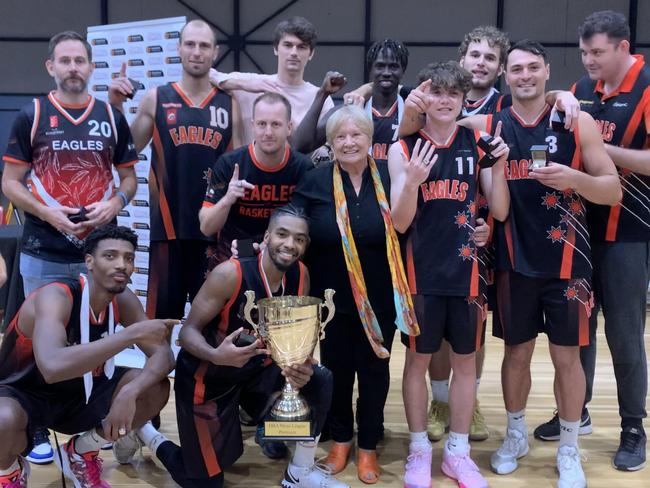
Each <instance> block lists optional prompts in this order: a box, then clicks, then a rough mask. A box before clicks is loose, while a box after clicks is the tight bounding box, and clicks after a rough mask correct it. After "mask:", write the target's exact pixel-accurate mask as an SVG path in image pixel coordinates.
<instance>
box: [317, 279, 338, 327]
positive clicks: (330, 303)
mask: <svg viewBox="0 0 650 488" xmlns="http://www.w3.org/2000/svg"><path fill="white" fill-rule="evenodd" d="M334 293H335V291H334V290H332V289H331V288H328V289H327V290H325V303H324V304H323V307H325V308H327V318H326V319H325V320H323V321H322V322H321V324H320V337H319V339H321V340H323V339H325V326H326V325H327V324H328V323H329V322H330V320H332V319H333V318H334V312H335V311H336V307H335V306H334V300H332V297H333V296H334Z"/></svg>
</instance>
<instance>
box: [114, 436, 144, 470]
mask: <svg viewBox="0 0 650 488" xmlns="http://www.w3.org/2000/svg"><path fill="white" fill-rule="evenodd" d="M143 445H144V443H143V442H142V441H141V440H140V438H139V437H138V434H136V432H135V430H132V431H131V432H129V433H128V434H127V435H125V436H123V437H120V438H119V439H118V440H116V441H115V442H113V456H115V460H116V461H117V462H118V463H120V464H129V463H130V462H131V461H132V460H133V456H135V453H136V452H137V451H138V449H142V446H143Z"/></svg>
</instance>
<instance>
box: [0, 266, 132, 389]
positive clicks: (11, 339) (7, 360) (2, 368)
mask: <svg viewBox="0 0 650 488" xmlns="http://www.w3.org/2000/svg"><path fill="white" fill-rule="evenodd" d="M46 286H59V287H61V288H62V289H64V290H65V291H66V293H67V294H68V296H69V297H70V300H72V310H71V311H70V318H69V319H68V323H67V325H66V336H67V343H68V345H69V346H72V345H75V344H79V343H80V342H81V325H80V320H79V312H80V308H81V292H82V285H81V282H80V278H77V279H75V280H72V279H69V280H61V281H57V282H55V283H52V284H50V285H46ZM41 289H42V288H41ZM34 293H38V291H36V292H34ZM33 295H34V294H32V295H30V296H31V297H33ZM23 307H24V304H23ZM23 307H21V308H20V310H18V312H17V313H16V315H15V316H14V318H13V319H12V321H11V323H10V324H9V325H8V327H7V330H6V331H5V334H4V339H3V341H2V346H0V385H10V386H14V387H16V388H18V389H27V390H36V391H42V392H52V393H55V394H59V395H60V394H62V393H65V392H69V393H70V395H76V394H79V392H83V391H84V383H83V378H82V377H79V378H73V379H70V380H65V381H59V382H57V383H52V384H48V383H46V381H45V379H43V375H42V374H41V372H40V371H39V370H38V367H37V365H36V359H35V358H34V351H33V349H32V340H31V338H30V337H27V336H25V335H24V334H23V332H22V331H21V330H20V327H19V325H18V324H19V319H20V314H21V312H22V308H23ZM113 310H114V311H115V317H114V319H115V323H116V324H117V323H118V322H119V314H118V307H117V300H116V299H113ZM89 332H90V334H89V341H90V342H92V341H96V340H99V339H101V338H102V337H104V336H106V335H107V334H108V307H107V308H106V310H104V311H103V312H102V313H101V314H100V315H99V319H98V322H93V314H92V313H91V314H90V329H89ZM100 374H104V373H103V364H102V365H101V366H99V367H98V368H97V369H96V370H95V371H93V376H98V375H100Z"/></svg>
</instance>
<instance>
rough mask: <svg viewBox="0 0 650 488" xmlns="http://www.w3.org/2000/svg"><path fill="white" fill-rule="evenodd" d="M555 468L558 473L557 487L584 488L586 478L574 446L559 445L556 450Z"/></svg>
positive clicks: (578, 453) (578, 452)
mask: <svg viewBox="0 0 650 488" xmlns="http://www.w3.org/2000/svg"><path fill="white" fill-rule="evenodd" d="M557 470H558V472H559V473H560V479H559V480H558V482H557V488H586V486H587V478H585V473H584V471H583V470H582V463H581V461H580V451H578V448H577V447H576V446H560V448H559V449H558V450H557Z"/></svg>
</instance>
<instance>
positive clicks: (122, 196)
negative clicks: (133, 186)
mask: <svg viewBox="0 0 650 488" xmlns="http://www.w3.org/2000/svg"><path fill="white" fill-rule="evenodd" d="M115 196H116V197H120V199H121V200H122V208H124V207H126V206H127V205H128V204H129V199H128V198H127V196H126V193H124V192H123V191H118V192H117V193H115Z"/></svg>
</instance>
